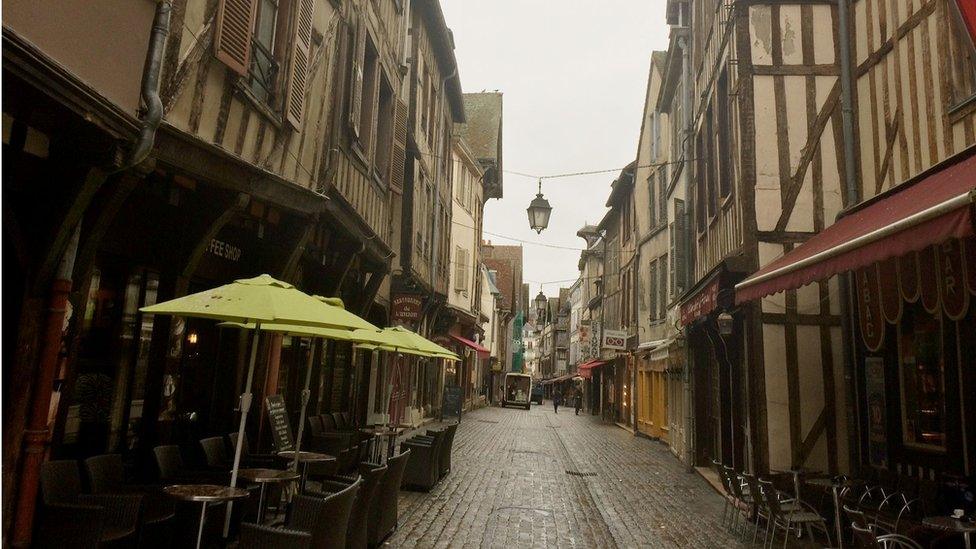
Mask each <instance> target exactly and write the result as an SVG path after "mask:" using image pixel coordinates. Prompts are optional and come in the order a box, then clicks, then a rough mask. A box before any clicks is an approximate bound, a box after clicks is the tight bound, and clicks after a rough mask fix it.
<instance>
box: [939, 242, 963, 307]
mask: <svg viewBox="0 0 976 549" xmlns="http://www.w3.org/2000/svg"><path fill="white" fill-rule="evenodd" d="M963 253H964V251H963V248H962V241H961V240H956V239H954V238H953V239H951V240H947V241H945V242H944V243H942V244H941V245H940V246H939V249H938V254H937V255H938V258H939V275H940V276H939V297H941V298H942V308H943V309H945V313H946V316H948V317H949V318H950V319H952V320H960V319H962V317H964V316H966V309H968V308H969V291H967V289H966V282H965V278H966V276H965V274H966V273H965V270H966V262H965V260H964V257H963Z"/></svg>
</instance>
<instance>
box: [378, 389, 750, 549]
mask: <svg viewBox="0 0 976 549" xmlns="http://www.w3.org/2000/svg"><path fill="white" fill-rule="evenodd" d="M452 461H453V470H452V472H451V474H450V475H448V476H447V477H446V478H445V479H444V480H443V481H442V482H441V483H440V484H438V485H437V486H436V487H435V488H434V489H433V490H431V492H430V493H417V492H401V496H400V517H401V519H400V525H399V528H398V529H397V532H396V533H395V534H394V535H393V536H392V537H391V538H390V539H389V540H388V543H387V546H391V547H465V548H468V547H486V548H487V547H564V548H565V547H613V546H618V547H737V546H739V545H737V542H736V541H735V540H733V539H732V538H731V537H730V536H729V535H728V534H727V532H726V530H725V529H724V528H722V526H721V525H720V524H719V522H720V520H721V515H722V499H721V497H720V496H719V495H718V494H717V493H716V492H715V491H714V490H713V489H712V488H711V487H710V486H709V485H708V484H707V483H706V482H705V481H704V480H703V479H702V478H701V477H700V476H698V475H696V474H688V473H686V472H685V471H684V468H683V467H682V465H681V464H680V463H679V462H678V461H677V460H676V459H675V458H674V457H673V456H672V455H671V454H670V452H669V451H668V449H667V447H666V446H664V445H661V444H658V443H656V442H654V441H651V440H648V439H644V438H639V437H634V436H633V435H631V434H630V433H628V432H627V431H624V430H623V429H620V428H619V427H616V426H609V425H604V424H601V423H600V422H599V420H598V419H597V418H595V417H593V416H589V415H585V416H584V415H580V416H575V415H574V414H573V410H572V409H571V408H565V409H563V408H561V409H560V412H559V414H554V413H553V410H552V406H551V404H550V403H549V401H546V403H545V405H543V406H533V407H532V410H531V411H525V410H516V409H510V408H506V409H503V408H482V409H479V410H476V411H474V412H471V413H467V414H465V415H464V418H463V420H462V422H461V425H460V427H459V428H458V431H457V438H456V439H455V443H454V458H453V460H452Z"/></svg>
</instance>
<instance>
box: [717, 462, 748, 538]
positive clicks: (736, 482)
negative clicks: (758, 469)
mask: <svg viewBox="0 0 976 549" xmlns="http://www.w3.org/2000/svg"><path fill="white" fill-rule="evenodd" d="M723 469H725V476H726V478H727V479H728V483H729V488H730V489H731V490H732V512H733V515H732V520H733V525H732V531H733V532H735V533H740V532H739V530H741V526H744V524H742V525H740V524H739V522H740V520H741V521H742V522H744V520H745V518H748V516H749V515H750V514H752V509H753V507H754V505H755V501H754V499H753V496H752V492H751V491H750V490H749V487H748V485H746V484H745V481H744V480H743V479H742V478H741V477H740V476H739V475H738V474H737V473H736V472H735V469H733V468H732V467H729V466H724V467H723ZM743 488H745V490H743ZM743 512H745V513H746V517H745V518H744V517H743V516H742V513H743ZM737 526H738V527H737Z"/></svg>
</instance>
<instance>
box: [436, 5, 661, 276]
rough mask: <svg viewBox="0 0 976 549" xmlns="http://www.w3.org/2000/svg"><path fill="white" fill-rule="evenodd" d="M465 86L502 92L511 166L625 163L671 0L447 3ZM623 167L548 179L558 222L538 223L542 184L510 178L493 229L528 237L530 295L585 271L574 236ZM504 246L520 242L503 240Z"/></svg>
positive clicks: (492, 210)
mask: <svg viewBox="0 0 976 549" xmlns="http://www.w3.org/2000/svg"><path fill="white" fill-rule="evenodd" d="M441 4H442V6H443V9H444V15H445V18H446V19H447V24H448V26H450V27H451V29H452V30H453V31H454V39H455V42H456V45H457V50H456V52H455V54H456V55H457V60H458V65H459V75H460V79H461V86H462V87H463V88H464V91H465V92H479V91H483V90H499V91H501V92H503V93H504V109H505V112H504V115H505V118H504V137H503V143H504V167H505V169H506V170H508V171H517V172H524V173H530V174H537V175H548V174H557V173H567V172H577V171H590V170H600V169H608V168H622V167H623V166H625V165H627V164H628V163H629V162H631V161H632V160H633V159H634V158H635V156H636V154H637V138H638V133H639V132H640V123H641V115H642V111H643V104H644V94H645V91H646V86H647V72H648V68H649V66H650V59H651V51H653V50H664V49H667V43H668V39H667V31H668V29H667V25H666V24H665V22H664V4H665V2H664V0H603V1H600V2H594V1H593V0H442V1H441ZM614 177H615V174H613V173H610V174H605V175H592V176H581V177H574V178H567V179H555V180H552V181H549V182H546V181H543V184H542V191H543V194H545V196H546V198H548V199H549V202H550V204H552V207H553V212H552V219H551V221H550V223H549V229H548V230H546V231H543V233H542V234H541V235H536V233H535V232H534V231H532V230H531V229H529V225H528V218H527V216H526V213H525V209H526V207H528V205H529V202H530V201H531V200H532V198H533V197H534V196H535V193H536V186H537V182H536V180H534V179H530V178H526V177H520V176H516V175H514V174H511V173H506V174H505V175H504V185H505V198H503V199H502V200H491V201H489V202H488V204H487V205H486V207H485V231H486V233H488V232H491V233H496V234H499V235H505V236H509V237H514V238H517V239H522V240H525V241H526V243H525V244H523V246H524V248H525V251H524V257H525V281H526V282H530V283H531V287H530V293H531V294H532V295H535V294H536V293H537V292H538V291H539V283H540V282H546V283H547V284H546V285H545V292H546V293H547V294H548V295H553V294H554V293H555V292H556V290H557V288H558V287H559V286H566V287H568V286H570V285H571V284H572V282H563V283H559V284H556V283H550V282H552V281H562V280H566V279H575V278H576V276H577V275H578V271H577V261H578V260H579V252H578V251H573V250H562V249H553V248H547V247H543V246H539V245H535V244H533V243H540V244H549V245H556V246H570V247H573V248H577V249H579V248H582V246H583V241H582V240H581V239H580V238H578V237H577V236H576V231H577V230H578V229H579V228H580V227H582V226H583V224H584V223H593V224H596V223H597V222H599V221H600V219H602V218H603V215H604V213H605V212H606V208H605V207H604V204H605V203H606V199H607V195H608V194H609V189H610V183H611V182H612V181H613V179H614ZM485 238H486V239H489V240H491V241H492V242H495V243H497V244H517V242H513V241H511V240H508V239H505V238H501V237H499V236H496V235H490V234H485Z"/></svg>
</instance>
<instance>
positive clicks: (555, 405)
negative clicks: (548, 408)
mask: <svg viewBox="0 0 976 549" xmlns="http://www.w3.org/2000/svg"><path fill="white" fill-rule="evenodd" d="M562 403H563V394H562V393H560V392H559V391H555V392H553V393H552V411H553V412H555V413H557V414H558V413H559V405H560V404H562Z"/></svg>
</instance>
